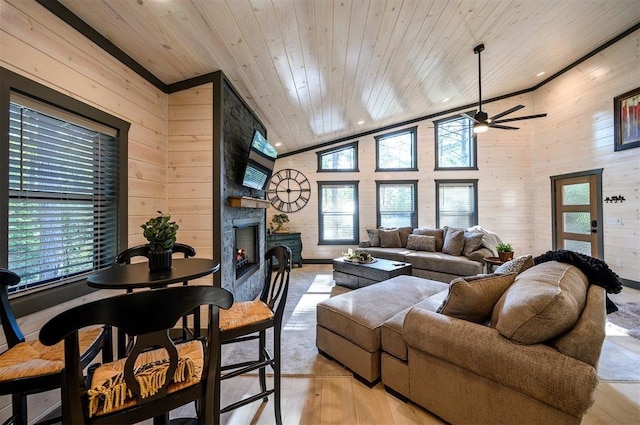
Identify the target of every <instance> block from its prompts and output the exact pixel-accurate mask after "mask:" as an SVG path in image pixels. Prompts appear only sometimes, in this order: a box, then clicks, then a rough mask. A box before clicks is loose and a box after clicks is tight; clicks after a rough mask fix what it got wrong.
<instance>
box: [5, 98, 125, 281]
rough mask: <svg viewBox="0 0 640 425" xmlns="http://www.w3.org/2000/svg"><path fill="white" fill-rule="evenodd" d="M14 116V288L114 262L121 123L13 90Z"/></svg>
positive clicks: (11, 131)
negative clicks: (110, 124)
mask: <svg viewBox="0 0 640 425" xmlns="http://www.w3.org/2000/svg"><path fill="white" fill-rule="evenodd" d="M27 104H28V105H27ZM9 118H10V124H9V229H8V234H9V241H8V242H9V258H8V266H9V268H10V269H11V270H12V271H14V272H15V273H17V274H18V275H20V276H21V282H20V284H19V285H17V286H16V287H13V288H12V292H22V291H25V290H27V289H34V288H38V287H44V286H50V285H54V284H62V283H65V282H66V281H68V280H69V278H71V277H74V276H78V275H80V274H83V273H88V272H91V271H93V270H96V269H97V268H99V267H101V266H105V265H107V264H108V263H110V262H112V261H113V258H115V256H116V254H117V235H118V226H117V194H118V172H119V170H118V155H119V152H118V150H119V144H118V142H117V138H116V132H115V130H113V129H111V128H108V127H105V126H103V125H101V124H98V123H95V124H93V123H92V122H90V121H88V120H86V119H84V118H82V117H75V116H72V115H71V114H69V113H68V112H66V111H62V110H56V108H54V107H52V106H49V105H44V104H38V103H37V102H35V101H33V102H32V101H29V100H28V99H25V98H22V97H21V96H13V94H12V97H11V103H10V112H9Z"/></svg>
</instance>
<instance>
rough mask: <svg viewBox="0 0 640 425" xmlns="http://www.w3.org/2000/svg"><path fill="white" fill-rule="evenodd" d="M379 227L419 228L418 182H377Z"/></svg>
mask: <svg viewBox="0 0 640 425" xmlns="http://www.w3.org/2000/svg"><path fill="white" fill-rule="evenodd" d="M376 189H377V190H376V192H377V194H378V197H377V201H376V207H377V208H376V210H377V211H378V217H377V222H378V227H405V226H411V227H418V214H417V211H416V205H418V181H417V180H411V181H384V182H382V181H376Z"/></svg>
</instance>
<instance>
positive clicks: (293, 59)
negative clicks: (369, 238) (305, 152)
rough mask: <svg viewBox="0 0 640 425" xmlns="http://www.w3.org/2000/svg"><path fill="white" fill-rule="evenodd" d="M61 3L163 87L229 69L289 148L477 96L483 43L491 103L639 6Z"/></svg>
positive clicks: (365, 0)
mask: <svg viewBox="0 0 640 425" xmlns="http://www.w3.org/2000/svg"><path fill="white" fill-rule="evenodd" d="M59 3H61V4H62V5H64V6H65V7H66V8H68V9H69V10H70V11H71V12H73V13H74V14H75V15H77V16H78V17H79V18H81V19H82V20H83V21H84V22H86V23H87V24H89V25H90V26H91V27H93V28H94V29H95V30H96V31H98V32H99V33H100V34H102V35H103V36H104V37H106V38H107V39H108V40H109V41H111V42H112V43H113V44H114V45H115V46H117V47H118V48H119V49H120V50H122V51H124V52H125V53H126V54H127V55H129V56H130V57H131V58H133V59H134V60H135V61H136V62H138V63H139V64H140V65H142V67H144V68H145V69H146V70H148V71H149V72H151V73H152V74H153V75H154V76H155V77H157V78H158V79H159V80H160V81H162V83H164V84H171V83H175V82H180V81H184V80H186V79H189V78H193V77H197V76H201V75H205V74H208V73H211V72H215V71H218V70H222V71H223V72H224V74H225V75H226V76H227V78H228V79H229V80H230V81H231V82H232V83H233V85H234V86H235V88H236V89H237V90H238V92H239V93H240V94H241V95H242V96H243V97H244V98H245V100H246V101H247V103H248V104H249V105H250V106H251V108H252V109H253V110H254V111H255V112H256V114H257V115H258V117H259V118H260V119H261V120H262V122H263V123H264V124H265V126H266V127H267V130H268V138H269V141H270V142H271V143H281V144H282V146H281V147H279V148H278V150H279V151H280V152H281V153H283V152H291V151H296V150H298V149H304V148H305V147H309V146H313V145H318V144H321V143H326V142H330V141H333V140H336V139H340V138H344V137H348V136H351V135H355V134H359V133H364V132H367V131H371V130H374V129H376V128H381V127H385V126H389V125H393V124H396V123H401V122H405V121H410V120H412V119H415V118H419V117H423V116H426V115H430V114H435V113H438V112H440V111H444V110H449V109H455V108H459V107H462V106H468V105H471V104H473V103H474V102H477V96H478V70H477V56H476V55H475V54H474V53H473V48H474V46H476V45H477V44H480V43H484V44H485V46H486V50H485V51H484V52H483V53H482V77H483V78H482V80H483V81H482V90H483V93H482V94H483V99H490V98H493V97H499V96H503V95H507V94H510V93H514V92H518V91H521V90H526V89H530V88H532V87H534V86H536V85H537V84H540V83H541V82H542V81H544V79H545V78H548V77H550V76H553V75H554V74H555V73H557V72H559V71H561V70H562V69H563V68H565V67H567V66H568V65H570V64H572V63H573V62H575V61H576V60H579V59H580V58H582V57H584V56H585V55H587V54H589V53H590V52H592V51H594V50H595V49H597V48H598V47H600V46H602V45H603V44H604V43H606V42H607V41H609V40H611V39H613V38H614V37H616V36H617V35H619V34H621V33H623V32H624V31H625V30H627V29H629V28H631V27H633V26H634V25H636V24H637V23H638V22H640V2H639V1H638V0H520V1H515V0H514V1H512V0H467V1H462V0H450V1H446V0H404V1H403V0H339V1H332V0H135V1H134V0H59ZM540 72H545V74H544V75H543V76H538V73H540ZM445 99H448V100H446V101H445ZM484 109H485V110H486V111H487V112H488V113H489V115H491V114H492V113H495V112H499V111H493V110H492V108H491V104H488V105H487V106H486V108H484ZM523 112H524V114H521V115H526V114H531V113H534V112H540V111H528V110H526V109H525V110H523ZM514 115H515V114H514Z"/></svg>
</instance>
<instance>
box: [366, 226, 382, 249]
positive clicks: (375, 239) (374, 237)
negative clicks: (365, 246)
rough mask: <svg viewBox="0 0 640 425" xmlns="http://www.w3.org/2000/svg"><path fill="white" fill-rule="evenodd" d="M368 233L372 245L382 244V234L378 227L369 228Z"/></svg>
mask: <svg viewBox="0 0 640 425" xmlns="http://www.w3.org/2000/svg"><path fill="white" fill-rule="evenodd" d="M367 235H368V236H369V243H370V244H371V246H380V235H379V234H378V229H367Z"/></svg>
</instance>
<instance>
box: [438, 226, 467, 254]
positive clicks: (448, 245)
mask: <svg viewBox="0 0 640 425" xmlns="http://www.w3.org/2000/svg"><path fill="white" fill-rule="evenodd" d="M463 249H464V229H454V228H452V227H449V228H446V230H445V232H444V245H442V252H444V253H445V254H449V255H457V256H459V255H462V250H463Z"/></svg>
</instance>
